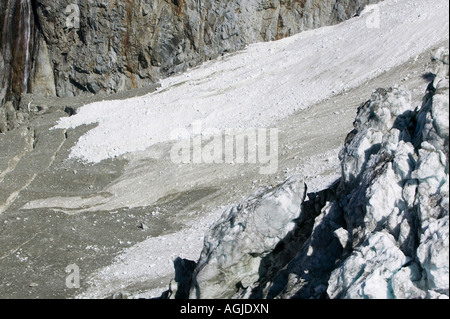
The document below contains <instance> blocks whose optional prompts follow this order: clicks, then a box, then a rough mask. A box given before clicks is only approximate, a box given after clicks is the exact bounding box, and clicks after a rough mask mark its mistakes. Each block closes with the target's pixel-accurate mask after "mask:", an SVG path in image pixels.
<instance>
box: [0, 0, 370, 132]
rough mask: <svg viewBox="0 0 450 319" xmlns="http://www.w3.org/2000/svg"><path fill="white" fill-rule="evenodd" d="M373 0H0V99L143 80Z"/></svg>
mask: <svg viewBox="0 0 450 319" xmlns="http://www.w3.org/2000/svg"><path fill="white" fill-rule="evenodd" d="M371 2H377V1H375V0H327V1H319V0H281V1H280V0H258V1H254V0H240V1H231V0H226V1H197V0H171V1H168V0H127V1H104V0H95V1H89V2H87V1H78V0H62V1H58V2H54V1H50V0H7V1H6V2H5V1H3V2H2V3H1V4H0V16H1V21H2V23H1V25H0V28H1V29H0V40H1V41H0V43H1V45H0V80H1V83H2V84H1V87H2V89H1V92H2V93H1V96H0V99H2V100H3V104H4V103H5V102H7V101H12V102H13V104H14V107H15V108H17V107H18V103H17V102H18V100H19V99H20V97H21V94H22V93H25V92H28V93H33V94H39V95H44V96H59V97H67V96H78V95H80V94H93V93H98V92H104V93H113V92H119V91H124V90H128V89H133V88H139V87H143V86H146V85H148V84H150V83H155V82H157V81H158V79H160V78H161V77H166V76H168V75H171V74H174V73H177V72H180V71H183V70H185V69H186V68H188V67H193V66H195V65H198V64H199V63H201V62H203V61H205V60H208V59H213V58H215V57H217V56H219V55H221V54H224V53H227V52H233V51H236V50H240V49H243V48H244V47H245V46H246V45H247V44H249V43H254V42H260V41H271V40H276V39H280V38H283V37H287V36H290V35H293V34H295V33H298V32H300V31H303V30H307V29H312V28H317V27H321V26H325V25H331V24H335V23H338V22H341V21H343V20H346V19H348V18H351V17H352V16H353V15H355V14H356V13H357V12H358V11H360V10H361V9H362V8H363V7H364V6H365V5H366V4H368V3H371ZM24 111H25V112H26V110H24ZM10 118H12V117H11V116H10ZM11 122H14V121H12V120H11V119H10V120H9V124H8V128H11V126H14V123H12V124H11Z"/></svg>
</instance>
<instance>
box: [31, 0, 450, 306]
mask: <svg viewBox="0 0 450 319" xmlns="http://www.w3.org/2000/svg"><path fill="white" fill-rule="evenodd" d="M448 9H449V3H448V1H447V0H434V1H428V0H386V1H383V2H381V3H380V4H379V5H376V6H371V7H369V8H367V9H366V10H365V11H364V12H363V13H362V14H361V15H360V16H359V17H355V18H352V19H350V20H348V21H346V22H344V23H341V24H339V25H336V26H331V27H325V28H321V29H317V30H312V31H306V32H303V33H300V34H298V35H295V36H293V37H290V38H287V39H284V40H280V41H276V42H270V43H260V44H254V45H250V46H249V47H248V48H247V49H245V50H243V51H241V52H237V53H234V54H231V55H227V56H224V57H222V58H220V59H218V60H217V61H210V62H207V63H204V64H203V65H201V66H199V67H197V68H194V69H192V70H189V71H187V72H185V73H184V74H181V75H177V76H174V77H171V78H167V79H164V80H163V81H162V87H161V88H160V89H159V90H158V91H157V92H154V93H151V94H148V95H146V96H143V97H137V98H132V99H128V100H120V101H105V102H98V103H93V104H90V105H86V106H84V107H82V108H80V109H79V110H78V113H77V114H76V115H74V116H72V117H67V118H62V119H61V120H60V121H59V123H58V124H57V125H56V126H55V127H54V129H70V128H75V127H78V126H81V125H85V124H94V123H98V125H97V126H96V127H95V128H93V129H91V130H90V131H89V132H88V133H86V134H85V135H84V136H82V137H81V138H80V139H79V141H78V143H77V144H76V145H75V146H74V147H73V149H72V151H71V155H70V157H71V158H73V159H79V160H81V161H84V162H87V163H98V162H101V161H102V160H105V159H109V158H115V157H119V156H127V159H128V160H129V164H128V165H127V168H126V171H125V173H124V175H123V176H122V177H121V178H120V179H119V180H118V181H116V182H114V183H112V184H111V185H110V186H109V187H108V188H107V189H106V190H105V192H108V193H110V194H113V196H110V197H105V196H100V195H99V196H97V197H90V198H79V197H77V198H62V197H61V198H59V197H58V198H53V199H45V200H36V201H33V202H30V203H28V204H27V205H25V207H24V209H33V208H39V207H53V208H57V210H60V211H61V210H62V211H64V209H65V208H68V209H69V208H70V209H73V208H79V210H78V211H93V210H102V209H103V210H110V209H117V208H120V207H138V206H145V205H148V204H149V203H152V201H156V200H157V199H158V198H160V197H161V196H163V195H165V194H167V193H170V192H171V191H182V190H183V189H188V188H189V187H192V185H193V183H194V184H196V186H198V185H202V184H201V183H202V182H205V181H211V182H208V183H206V184H207V185H208V186H211V185H213V186H217V187H218V188H222V189H225V190H224V191H223V192H225V193H227V194H228V193H229V194H232V193H236V192H237V193H238V194H239V191H241V190H242V189H243V188H241V189H240V188H239V187H238V188H237V190H235V189H234V186H235V185H236V184H232V183H231V182H230V180H231V177H230V176H231V175H233V174H235V175H236V177H233V178H236V180H238V182H239V179H240V177H239V176H242V175H238V174H240V172H239V171H238V168H236V167H231V166H230V167H227V170H230V171H232V172H231V173H230V172H229V171H225V170H224V169H221V168H218V167H219V165H216V166H214V165H213V166H211V167H206V168H202V169H196V168H195V167H192V166H186V167H184V166H181V167H176V165H173V164H172V166H171V165H168V164H162V163H161V162H162V160H161V158H164V159H167V154H165V155H163V153H167V152H168V148H169V146H167V145H169V144H167V143H164V142H168V141H170V140H171V138H172V137H173V136H172V135H173V134H172V133H173V132H174V131H175V130H176V129H179V128H187V129H189V130H190V129H191V125H192V124H193V123H195V122H196V121H200V122H201V124H202V127H203V128H205V129H206V128H214V129H218V130H225V129H229V128H231V129H240V128H254V127H263V128H264V127H271V126H273V125H280V124H279V123H281V122H283V123H285V122H286V123H288V125H289V128H290V127H293V128H292V129H289V130H288V129H286V131H287V132H289V133H292V134H296V133H297V134H303V135H302V136H301V138H299V140H300V139H302V140H303V141H304V143H305V144H301V145H300V143H299V144H297V145H295V146H298V145H300V146H302V147H304V152H305V154H308V156H305V157H304V159H302V160H303V161H304V162H303V164H302V165H303V166H302V167H303V168H301V169H300V172H299V173H305V174H308V175H310V176H317V177H318V178H317V179H316V184H317V185H314V186H313V188H315V189H321V188H320V187H321V185H322V186H323V187H324V188H325V187H326V186H327V185H326V183H329V182H330V181H332V180H333V178H334V179H336V178H337V175H336V172H338V171H339V161H338V156H337V153H338V152H339V148H337V147H339V145H342V143H343V142H344V140H343V139H342V138H341V137H339V143H338V142H336V145H335V144H333V145H334V146H332V148H329V149H327V147H328V146H329V145H326V143H325V142H324V145H321V146H319V148H320V150H314V151H313V149H312V146H308V145H309V144H308V145H307V143H308V141H307V140H308V138H309V137H311V135H310V134H312V136H314V134H313V132H312V131H314V130H315V129H317V130H320V126H334V125H336V126H339V125H340V124H341V123H344V120H342V119H340V117H341V116H342V117H343V116H345V117H346V118H348V119H350V120H346V121H347V122H349V123H350V125H351V122H352V119H354V116H355V114H356V108H354V107H352V108H351V109H350V108H348V109H343V106H341V105H340V104H339V101H343V100H345V99H349V98H351V97H350V96H345V93H344V94H341V93H343V92H346V91H348V90H350V89H352V88H361V87H364V86H365V85H366V83H367V82H368V81H369V80H371V79H374V78H376V77H377V76H379V75H382V74H384V73H387V72H388V71H391V72H397V71H396V70H395V68H396V67H398V66H400V65H402V64H403V63H405V62H407V61H409V60H411V59H414V58H416V57H418V56H419V55H420V54H422V53H424V52H425V51H427V50H428V49H430V48H432V47H434V46H436V45H437V44H440V43H442V42H445V41H448V38H449V33H448V27H449V14H448ZM390 79H391V78H389V80H390ZM399 81H400V80H399ZM387 85H394V83H391V82H389V84H387ZM424 85H425V86H426V84H425V83H424ZM356 93H357V92H356ZM356 93H355V94H356ZM359 93H361V92H359ZM418 95H422V96H423V92H419V94H418ZM369 97H370V95H365V96H358V97H357V98H355V97H353V99H354V100H357V99H362V100H361V101H359V103H360V102H362V101H364V100H367V99H368V98H369ZM330 98H331V99H330ZM328 99H330V100H328ZM331 100H334V102H333V103H336V102H338V103H336V104H332V103H331V102H330V101H331ZM320 101H324V103H328V104H327V106H326V108H325V107H324V108H323V109H322V110H320V107H319V106H320V104H317V103H318V102H320ZM326 101H327V102H326ZM330 103H331V104H330ZM313 105H314V108H317V109H315V110H311V112H308V113H306V112H305V115H302V117H301V120H302V121H303V122H299V118H298V117H297V118H296V119H295V120H292V117H290V115H292V114H294V113H296V111H298V110H301V109H308V108H310V107H311V109H312V106H313ZM334 107H336V109H333V108H334ZM326 112H328V113H331V114H330V115H328V116H327V117H325V116H323V114H324V113H326ZM333 112H334V114H335V115H333ZM303 116H304V117H303ZM317 116H322V119H321V120H317V118H315V117H317ZM324 118H326V119H327V120H328V121H327V122H325V123H323V122H321V121H322V120H323V119H324ZM333 119H336V122H333ZM277 123H278V124H277ZM300 130H309V131H308V132H300ZM346 130H347V128H344V129H343V131H346ZM324 132H325V129H324ZM324 132H322V133H321V134H322V135H323V134H330V132H334V129H330V128H328V130H327V131H326V133H324ZM347 132H348V131H347ZM284 136H286V132H285V135H284ZM344 136H345V135H344ZM332 138H333V137H332V136H330V138H329V139H332ZM322 140H326V139H325V138H323V136H322ZM303 141H302V143H303ZM158 143H161V147H159V146H158V145H155V144H158ZM311 143H313V142H311ZM292 145H293V144H292ZM152 146H153V148H152V149H151V151H152V152H153V153H152V154H149V153H148V151H147V153H146V152H144V151H145V150H148V149H149V148H150V147H152ZM158 152H160V153H158ZM299 152H300V151H299ZM294 154H297V153H294ZM302 154H304V153H302ZM325 162H326V164H324V165H323V166H321V165H322V163H325ZM149 165H150V166H149ZM296 165H300V164H299V162H298V164H296ZM294 167H295V166H294ZM164 169H166V170H167V171H169V172H167V173H165V174H163V175H161V172H160V170H164ZM326 170H330V172H331V171H332V172H331V173H330V175H329V176H328V177H325V178H321V177H320V175H321V174H322V173H323V172H324V171H326ZM180 172H182V173H183V176H182V177H179V176H178V175H177V174H179V173H180ZM199 175H200V176H199ZM227 175H229V176H228V177H230V180H228V179H226V178H224V177H223V176H227ZM325 175H326V174H324V176H325ZM249 178H250V183H251V181H252V180H253V179H255V181H254V182H258V183H256V184H255V185H256V186H258V185H261V184H260V183H259V178H262V177H261V176H260V177H258V175H257V174H254V175H252V176H250V177H248V176H245V179H249ZM268 178H269V179H268ZM270 178H272V179H273V180H275V179H278V178H279V177H278V176H277V177H276V178H275V177H266V178H265V179H264V181H265V182H267V181H270ZM241 179H242V181H243V182H244V178H243V177H242V178H241ZM193 181H194V182H193ZM175 182H176V185H175ZM178 182H179V183H180V185H179V186H178ZM225 182H226V183H225ZM228 182H230V183H229V184H228ZM267 183H269V182H267ZM183 184H184V186H183ZM319 184H321V185H319ZM231 185H233V187H231ZM308 186H310V185H308ZM183 187H184V188H183ZM240 195H243V196H244V197H245V196H246V195H248V194H240ZM231 197H232V196H231V195H230V196H229V197H228V198H227V199H230V198H231ZM233 198H236V196H235V197H233ZM222 199H223V198H222ZM222 199H221V200H222ZM226 204H227V203H226V200H223V201H222V202H220V203H218V201H217V200H216V202H215V205H224V206H222V207H217V206H212V207H209V206H208V207H206V208H204V210H203V211H202V212H198V213H195V214H193V215H192V216H190V217H189V218H185V220H183V222H184V225H185V228H184V229H183V230H181V231H178V232H174V233H169V234H166V235H164V236H160V237H157V238H148V239H147V240H146V241H144V242H141V243H139V244H137V245H135V246H133V247H131V248H129V249H127V250H125V251H124V252H123V253H122V254H121V255H119V256H118V257H117V258H116V259H115V261H114V263H113V264H111V265H109V266H107V267H104V268H102V269H100V270H98V271H97V272H96V273H94V274H92V276H89V278H88V279H87V280H88V283H89V285H90V287H89V288H88V289H87V290H86V291H84V292H83V293H81V294H80V295H79V296H78V298H103V297H108V296H111V295H112V294H113V293H115V292H118V291H121V290H130V289H131V290H132V291H131V292H132V296H133V297H150V296H152V297H155V296H158V294H160V293H161V292H162V291H163V290H164V289H167V287H168V283H169V282H170V279H171V278H172V277H173V272H174V271H173V264H172V261H173V259H174V258H175V257H177V256H180V257H182V258H188V259H192V260H197V258H198V257H199V255H200V252H201V249H202V245H203V236H204V234H205V232H206V230H207V229H208V228H209V227H210V225H211V224H212V223H214V222H215V221H216V220H217V218H218V217H219V216H220V214H221V213H222V212H223V211H225V210H226ZM177 218H178V217H177ZM152 288H153V290H151V289H152Z"/></svg>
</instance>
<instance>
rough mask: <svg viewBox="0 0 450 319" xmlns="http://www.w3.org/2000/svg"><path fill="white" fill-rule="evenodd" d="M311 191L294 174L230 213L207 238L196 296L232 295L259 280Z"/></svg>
mask: <svg viewBox="0 0 450 319" xmlns="http://www.w3.org/2000/svg"><path fill="white" fill-rule="evenodd" d="M305 196H306V187H305V185H304V182H303V180H302V179H301V178H300V177H293V178H291V179H289V180H288V181H286V183H284V184H283V185H281V186H278V187H276V188H275V189H273V190H271V191H267V190H266V189H262V190H261V191H259V192H257V193H255V194H254V195H252V196H251V197H250V198H248V199H247V200H246V201H244V202H242V203H240V204H239V205H237V206H235V207H233V208H232V209H231V210H230V211H227V212H225V213H224V214H223V216H222V217H221V219H220V220H219V221H218V222H217V224H216V225H215V226H213V227H212V228H211V230H210V232H209V234H207V236H206V238H205V245H204V248H203V251H202V254H201V257H200V259H199V261H198V263H197V267H196V269H195V270H194V276H193V286H192V288H191V294H190V296H191V298H202V299H204V298H208V299H209V298H231V297H232V296H233V295H235V294H236V292H237V291H239V290H240V289H245V288H246V287H249V286H251V285H253V284H254V283H255V282H257V281H258V279H259V277H260V274H261V273H263V272H264V266H265V265H264V262H263V260H264V258H265V257H267V255H269V254H270V253H272V252H273V250H274V249H275V248H276V246H277V245H279V244H280V242H282V241H283V239H284V238H285V237H286V236H288V234H289V233H290V232H291V231H292V230H293V229H294V228H295V226H296V219H298V218H301V214H302V203H303V200H304V198H305Z"/></svg>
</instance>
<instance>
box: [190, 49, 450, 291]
mask: <svg viewBox="0 0 450 319" xmlns="http://www.w3.org/2000/svg"><path fill="white" fill-rule="evenodd" d="M448 56H449V54H448V49H439V50H437V51H436V52H435V54H434V57H433V63H434V64H435V68H436V69H435V72H434V74H435V78H434V80H433V82H432V83H430V85H429V86H428V89H427V92H426V95H425V97H424V99H423V105H422V107H421V108H419V109H415V108H414V107H413V105H412V103H411V95H410V93H409V91H408V90H407V89H404V88H401V87H393V88H390V89H378V90H376V91H375V92H374V93H373V94H372V97H371V99H370V100H368V101H367V102H366V103H364V104H363V105H361V106H360V107H359V109H358V112H357V116H356V120H355V122H354V130H353V131H352V132H351V133H350V134H349V135H348V137H347V139H346V141H345V146H344V148H343V149H342V151H341V153H340V159H341V166H342V177H341V179H340V180H339V181H338V183H337V184H335V185H334V186H333V187H332V188H330V189H326V190H324V191H322V192H320V193H318V194H308V199H307V200H306V199H305V200H302V196H301V193H303V192H304V190H303V191H302V190H301V188H298V187H299V186H296V187H297V188H298V189H299V190H300V191H292V190H291V189H292V187H293V186H295V185H297V184H296V183H293V182H292V181H295V180H301V178H299V177H296V178H294V179H293V180H291V181H288V182H287V183H286V184H284V185H282V186H280V187H279V188H277V189H275V190H273V191H271V192H267V191H266V190H262V191H261V192H262V193H259V194H257V195H255V196H252V197H250V198H249V199H248V200H247V201H246V202H244V203H243V204H241V205H239V206H237V207H235V208H233V209H232V210H231V211H230V212H226V213H225V214H224V215H223V217H222V219H221V220H220V221H219V222H218V223H217V225H215V226H214V227H213V228H212V229H211V230H210V232H209V234H208V235H207V236H206V239H205V247H204V250H203V252H202V255H201V257H200V260H199V262H198V263H197V266H196V268H195V270H194V275H193V277H192V278H189V279H190V280H191V279H192V282H193V285H192V286H191V297H193V298H195V297H197V298H357V299H359V298H372V299H386V298H401V299H406V298H408V299H409V298H448V297H449V191H448V188H449V185H448V183H449V182H448V180H449V179H448V174H449V164H448V163H449V162H448V156H449V122H448V117H449V104H448V103H449V102H448V100H449V60H448ZM260 198H261V199H260ZM281 203H289V205H282V204H281ZM297 211H299V212H300V214H298V213H297ZM296 216H297V217H296ZM294 219H295V223H293V220H294Z"/></svg>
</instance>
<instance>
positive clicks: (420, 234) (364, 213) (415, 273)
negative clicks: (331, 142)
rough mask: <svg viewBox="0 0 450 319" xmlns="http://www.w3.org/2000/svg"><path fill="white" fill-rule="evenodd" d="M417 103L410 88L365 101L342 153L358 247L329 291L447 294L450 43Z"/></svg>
mask: <svg viewBox="0 0 450 319" xmlns="http://www.w3.org/2000/svg"><path fill="white" fill-rule="evenodd" d="M433 63H434V64H435V67H436V70H435V71H434V73H435V75H436V77H435V79H434V81H433V82H432V83H430V85H429V87H428V90H427V93H426V95H425V97H424V99H423V105H422V107H421V108H420V109H419V110H415V109H414V108H413V107H412V106H411V103H410V99H409V94H408V92H407V91H406V90H405V89H402V88H392V89H389V90H378V91H377V92H375V93H374V95H373V96H372V99H371V100H370V101H368V102H367V103H366V104H364V105H363V106H361V108H360V109H359V110H358V116H357V118H356V121H355V130H354V131H353V132H352V133H351V135H350V136H349V138H348V141H347V143H346V146H345V148H344V149H343V151H342V153H341V158H342V172H343V176H342V184H341V189H340V191H341V192H342V194H341V201H342V206H343V211H344V217H345V220H346V225H347V229H348V231H349V234H350V237H351V241H352V247H353V248H352V251H351V253H349V255H348V257H346V258H345V259H343V261H342V263H341V264H340V265H339V266H338V267H337V268H336V269H335V270H334V271H333V272H332V273H331V276H330V279H329V285H328V289H327V292H328V296H329V297H330V298H448V296H449V285H448V282H449V272H448V266H449V204H448V202H449V200H448V198H449V194H448V168H449V166H448V155H449V152H448V150H449V148H448V141H449V133H448V132H449V131H448V114H449V106H448V99H449V92H448V89H449V77H448V72H449V71H448V70H449V64H448V49H447V50H445V49H439V50H437V51H436V52H435V54H434V56H433Z"/></svg>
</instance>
